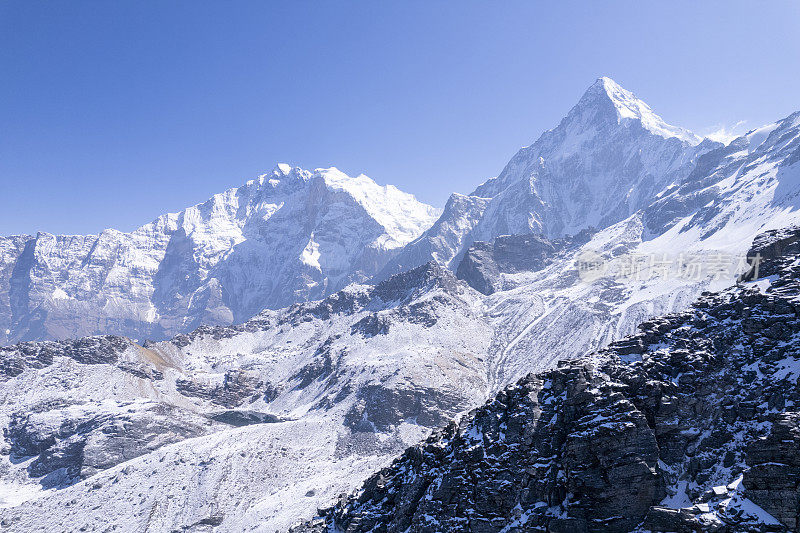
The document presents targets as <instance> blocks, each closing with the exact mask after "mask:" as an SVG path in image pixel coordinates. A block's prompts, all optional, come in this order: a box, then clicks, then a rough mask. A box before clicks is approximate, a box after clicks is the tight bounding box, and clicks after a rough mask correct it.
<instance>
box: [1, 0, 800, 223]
mask: <svg viewBox="0 0 800 533" xmlns="http://www.w3.org/2000/svg"><path fill="white" fill-rule="evenodd" d="M798 28H800V2H795V1H771V2H740V1H732V2H731V1H724V2H723V1H719V2H714V1H703V2H699V1H696V0H694V1H675V0H673V1H669V2H638V1H637V2H634V1H627V2H618V1H603V2H593V1H592V2H589V1H586V2H569V1H567V2H534V1H525V2H513V1H503V2H487V1H480V2H478V1H476V2H458V3H456V2H439V1H430V0H429V1H419V2H416V1H412V2H409V1H403V2H400V1H397V2H388V1H380V2H376V1H373V0H370V1H365V2H344V1H336V2H334V1H330V2H326V1H315V2H306V1H291V2H288V1H275V2H270V1H266V0H259V1H254V2H247V1H243V0H236V1H233V2H223V1H217V2H206V1H200V0H190V1H177V0H170V1H168V2H162V1H158V2H156V1H140V0H137V1H133V0H128V1H119V2H117V1H114V2H109V1H106V0H98V1H82V0H70V1H68V2H66V1H64V2H52V1H41V2H39V1H30V0H2V1H0V234H12V233H35V232H36V231H49V232H52V233H96V232H99V231H101V230H102V229H104V228H106V227H114V228H118V229H121V230H131V229H134V228H135V227H137V226H140V225H142V224H144V223H146V222H149V221H150V220H152V219H153V218H155V217H156V216H158V215H159V214H161V213H164V212H167V211H177V210H180V209H182V208H183V207H186V206H188V205H192V204H194V203H197V202H201V201H203V200H205V199H207V198H208V197H209V196H211V195H212V194H214V193H216V192H220V191H222V190H224V189H227V188H230V187H235V186H238V185H240V184H242V183H244V181H246V180H247V179H249V178H250V177H253V176H255V175H258V174H260V173H263V172H266V171H268V170H270V169H271V168H272V167H273V166H274V164H275V163H277V162H288V163H290V164H293V165H298V166H302V167H305V168H316V167H323V166H336V167H338V168H340V169H342V170H344V171H346V172H348V173H350V174H357V173H362V172H363V173H365V174H367V175H369V176H370V177H372V178H373V179H374V180H375V181H377V182H378V183H380V184H386V183H392V184H395V185H397V186H398V187H400V188H401V189H403V190H406V191H409V192H412V193H414V194H415V195H416V196H417V197H418V198H419V199H421V200H423V201H426V202H429V203H432V204H434V205H438V206H441V205H443V204H444V201H445V200H446V198H447V196H448V195H449V193H450V192H451V191H458V192H465V193H466V192H469V191H471V190H472V189H473V188H474V187H475V186H476V185H477V184H478V183H480V182H482V181H484V180H485V179H486V178H488V177H491V176H494V175H496V174H498V173H499V172H500V170H502V167H503V166H504V164H505V163H506V161H507V160H508V159H509V158H510V157H511V156H512V155H513V154H514V152H516V150H517V149H518V148H520V147H521V146H524V145H527V144H530V143H531V142H533V141H534V140H535V139H536V138H537V137H538V136H539V134H540V133H541V132H542V131H544V130H546V129H549V128H551V127H553V126H555V125H556V124H557V123H558V120H559V119H560V118H561V117H562V116H563V115H564V114H565V113H566V112H567V111H568V110H569V108H570V107H571V106H572V105H573V104H574V103H575V102H576V101H577V99H578V98H579V97H580V95H581V94H582V93H583V91H584V90H585V89H586V87H588V86H589V85H590V84H591V83H592V82H593V81H594V80H595V79H596V78H597V77H598V76H601V75H607V76H610V77H612V78H614V79H615V80H616V81H617V82H618V83H620V84H621V85H622V86H623V87H625V88H627V89H629V90H631V91H633V92H634V93H636V95H637V96H639V97H640V98H642V99H643V100H645V101H646V102H648V103H649V104H650V105H651V107H653V109H654V110H655V111H656V112H657V113H659V114H660V115H662V117H664V119H665V120H667V121H668V122H671V123H674V124H678V125H681V126H684V127H688V128H690V129H693V130H695V131H696V132H698V133H701V134H707V133H710V132H712V131H715V130H717V129H719V128H721V127H725V128H729V129H730V128H732V127H733V126H735V125H736V124H737V123H739V121H746V122H745V123H744V124H740V125H739V126H738V129H737V130H736V131H738V132H743V131H745V130H746V129H748V127H756V126H758V125H761V124H763V123H767V122H772V121H774V120H777V119H779V118H782V117H784V116H786V115H788V114H789V113H791V112H792V111H795V110H800V74H798V67H800V31H798Z"/></svg>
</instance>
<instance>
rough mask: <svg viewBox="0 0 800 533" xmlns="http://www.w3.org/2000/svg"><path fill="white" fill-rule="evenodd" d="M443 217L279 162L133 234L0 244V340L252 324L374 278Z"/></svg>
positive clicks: (377, 190) (401, 197)
mask: <svg viewBox="0 0 800 533" xmlns="http://www.w3.org/2000/svg"><path fill="white" fill-rule="evenodd" d="M437 214H438V211H437V210H435V209H434V208H432V207H430V206H427V205H424V204H421V203H419V202H417V201H416V200H415V199H414V197H413V196H411V195H408V194H405V193H402V192H400V191H399V190H397V189H396V188H394V187H392V186H387V187H379V186H378V185H376V184H375V183H374V182H373V181H372V180H370V179H369V178H367V177H366V176H358V177H356V178H351V177H348V176H346V175H344V174H343V173H341V172H339V171H338V170H336V169H318V170H316V171H314V172H309V171H306V170H302V169H299V168H294V169H292V168H290V167H289V166H288V165H279V166H278V167H277V168H276V169H275V170H274V171H273V172H271V173H269V174H265V175H262V176H259V177H258V178H257V179H255V180H252V181H249V182H247V183H246V184H245V185H243V186H242V187H239V188H237V189H231V190H229V191H226V192H224V193H221V194H218V195H215V196H214V197H213V198H211V199H210V200H208V201H207V202H205V203H203V204H200V205H197V206H194V207H191V208H189V209H186V210H185V211H182V212H180V213H173V214H168V215H164V216H162V217H159V218H158V219H157V220H155V221H154V222H152V223H151V224H148V225H146V226H142V227H141V228H139V229H137V230H136V231H134V232H132V233H122V232H119V231H115V230H107V231H104V232H103V233H101V234H100V235H97V236H55V235H49V234H44V233H41V234H39V235H36V236H18V237H9V238H0V344H7V343H11V342H17V341H20V340H49V339H63V338H70V337H72V338H74V337H80V336H85V335H94V334H120V335H126V336H129V337H132V338H136V339H154V340H161V339H165V338H169V337H171V336H173V335H175V334H177V333H183V332H187V331H191V330H193V329H195V328H196V327H198V326H200V325H207V324H231V323H239V322H243V321H245V320H247V319H248V318H250V317H251V316H253V315H255V314H256V313H259V312H261V311H262V310H263V309H265V308H271V309H276V308H281V307H285V306H287V305H290V304H292V303H294V302H302V301H307V300H315V299H319V298H323V297H325V296H327V295H330V294H332V293H334V292H336V291H338V290H339V289H342V288H343V287H344V286H345V285H347V284H348V283H352V282H361V281H363V280H365V279H367V278H369V277H371V276H373V275H374V274H375V273H377V272H378V271H379V270H380V269H381V267H383V265H384V264H385V263H386V261H387V260H388V259H389V258H391V257H392V256H393V255H394V254H395V253H396V252H397V250H398V249H399V248H400V247H402V246H403V245H404V244H406V243H408V242H409V241H411V240H413V239H414V238H415V237H417V236H418V235H419V234H420V233H422V231H424V230H425V229H427V228H428V227H429V226H430V225H431V224H432V223H433V221H434V220H435V217H436V215H437Z"/></svg>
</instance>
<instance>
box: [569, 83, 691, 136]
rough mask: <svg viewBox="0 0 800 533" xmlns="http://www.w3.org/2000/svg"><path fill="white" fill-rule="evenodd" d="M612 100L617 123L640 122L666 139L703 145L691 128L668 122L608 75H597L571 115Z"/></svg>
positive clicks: (604, 104)
mask: <svg viewBox="0 0 800 533" xmlns="http://www.w3.org/2000/svg"><path fill="white" fill-rule="evenodd" d="M609 103H610V104H612V105H613V110H614V113H615V117H614V118H615V119H616V121H617V123H622V122H624V121H636V122H639V123H641V125H642V127H644V128H645V129H646V130H648V131H649V132H650V133H653V134H655V135H659V136H661V137H665V138H669V137H675V138H677V139H679V140H681V141H683V142H685V143H688V144H690V145H692V146H695V145H697V144H700V142H701V141H702V140H703V139H702V138H701V137H699V136H697V135H695V134H694V133H692V132H691V131H689V130H687V129H684V128H680V127H677V126H673V125H671V124H667V123H666V122H665V121H664V120H663V119H662V118H661V117H660V116H658V115H657V114H655V113H654V112H653V110H652V109H651V108H650V106H649V105H647V104H646V103H645V102H643V101H642V100H640V99H638V98H636V95H634V94H633V93H632V92H630V91H628V90H627V89H625V88H623V87H622V86H621V85H619V84H618V83H617V82H615V81H614V80H612V79H611V78H609V77H607V76H602V77H600V78H597V80H596V81H595V82H594V83H593V84H592V85H591V86H590V87H589V88H588V89H587V90H586V92H585V93H584V94H583V96H582V97H581V99H580V100H579V101H578V104H577V105H576V106H575V107H574V108H573V110H572V111H571V112H570V114H571V115H572V114H573V113H575V112H576V111H577V113H580V114H582V113H583V112H584V111H585V110H586V109H587V108H589V109H592V108H594V109H596V108H598V107H605V106H607V105H608V104H609ZM612 116H613V115H612Z"/></svg>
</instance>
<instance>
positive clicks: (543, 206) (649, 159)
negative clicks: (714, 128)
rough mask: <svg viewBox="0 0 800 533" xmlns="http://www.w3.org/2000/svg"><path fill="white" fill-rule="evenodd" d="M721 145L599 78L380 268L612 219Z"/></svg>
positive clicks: (450, 257)
mask: <svg viewBox="0 0 800 533" xmlns="http://www.w3.org/2000/svg"><path fill="white" fill-rule="evenodd" d="M721 146H722V144H720V143H716V142H714V141H710V140H707V139H706V140H703V139H701V138H700V137H698V136H697V135H695V134H693V133H691V132H689V131H687V130H685V129H682V128H678V127H675V126H671V125H669V124H667V123H666V122H664V121H663V120H662V119H661V117H659V116H658V115H656V114H655V113H654V112H653V111H652V110H651V109H650V107H649V106H648V105H647V104H645V103H644V102H642V101H641V100H639V99H637V98H636V97H635V96H634V95H633V94H632V93H631V92H629V91H626V90H625V89H623V88H622V87H620V86H619V85H617V84H616V83H615V82H614V81H613V80H611V79H610V78H606V77H604V78H600V79H598V80H597V81H596V82H595V83H594V84H593V85H592V86H591V87H589V89H588V90H587V91H586V93H585V94H584V95H583V96H582V97H581V99H580V100H579V101H578V103H577V104H576V105H575V106H574V107H573V108H572V109H571V110H570V111H569V113H568V114H567V116H566V117H564V119H563V120H562V121H561V123H560V124H559V125H558V126H557V127H556V128H554V129H552V130H549V131H546V132H544V133H543V134H542V135H541V137H539V139H538V140H537V141H536V142H534V143H533V144H532V145H530V146H528V147H525V148H522V149H521V150H520V151H519V152H517V154H516V155H515V156H514V157H513V158H512V159H511V161H509V162H508V164H507V165H506V167H505V168H504V169H503V171H502V172H501V173H500V175H499V176H498V177H496V178H492V179H490V180H488V181H486V182H485V183H483V184H482V185H480V186H479V187H478V188H477V189H475V190H474V191H473V192H472V193H470V195H469V196H468V197H464V196H463V195H453V197H452V198H451V199H450V201H449V202H448V205H447V207H445V209H444V212H443V213H442V216H441V217H440V218H439V220H438V221H437V222H436V223H435V224H434V225H433V226H432V227H431V228H430V229H429V230H427V231H426V232H425V233H423V234H422V235H421V236H420V237H419V238H418V239H417V240H416V241H414V242H413V243H411V244H409V245H408V246H406V247H405V249H404V250H403V252H402V253H401V254H399V255H398V256H397V257H395V258H394V259H393V260H392V261H390V263H389V264H388V265H387V267H386V269H385V270H384V273H383V275H384V276H385V275H389V274H391V273H395V272H399V271H402V270H403V269H405V268H412V267H414V266H417V265H418V264H421V263H424V262H425V261H428V260H430V259H435V260H436V261H439V262H440V263H442V264H444V265H448V266H451V267H453V268H455V267H456V266H457V264H458V260H459V259H460V257H461V254H462V253H463V252H464V251H465V250H466V249H467V248H468V247H469V245H470V244H471V243H472V242H473V241H476V240H477V241H491V240H492V239H494V238H495V237H497V236H500V235H513V234H524V233H541V234H544V235H545V236H546V237H549V238H555V237H560V236H563V235H570V234H575V233H578V232H579V231H581V230H583V229H586V228H592V227H593V228H598V229H599V228H605V227H608V226H610V225H612V224H614V223H616V222H619V221H621V220H623V219H625V218H627V217H628V216H630V215H631V214H633V213H635V212H636V211H638V210H639V209H642V208H644V207H647V206H648V205H650V204H651V203H652V202H653V201H654V200H656V199H657V195H658V194H659V193H661V192H662V191H664V189H666V188H667V187H668V186H669V185H671V184H673V183H675V182H677V181H679V180H680V179H682V178H684V177H686V175H688V174H689V172H690V171H691V169H692V168H693V166H694V163H695V162H696V161H697V158H698V156H699V155H701V154H703V153H705V152H707V151H709V150H712V149H714V148H718V147H721Z"/></svg>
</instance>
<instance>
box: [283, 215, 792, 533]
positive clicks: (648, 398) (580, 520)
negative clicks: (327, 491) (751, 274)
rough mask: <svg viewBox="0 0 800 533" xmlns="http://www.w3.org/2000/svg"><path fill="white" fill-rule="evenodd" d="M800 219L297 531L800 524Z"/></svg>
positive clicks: (784, 527)
mask: <svg viewBox="0 0 800 533" xmlns="http://www.w3.org/2000/svg"><path fill="white" fill-rule="evenodd" d="M798 246H800V230H798V229H796V228H795V229H789V230H782V231H775V232H770V233H768V234H765V235H762V236H760V237H759V238H758V239H757V240H756V242H755V244H754V247H753V250H752V251H751V253H752V254H756V253H759V254H761V255H762V256H763V257H764V262H763V264H762V266H761V268H762V270H761V273H760V274H759V276H760V277H759V278H758V279H755V280H750V281H745V282H743V283H741V284H740V285H738V286H736V287H733V288H731V289H728V290H725V291H722V292H718V293H707V294H705V295H704V296H703V297H701V298H700V299H699V300H698V301H697V302H696V303H695V304H694V305H693V306H692V307H691V308H690V309H688V310H686V311H684V312H681V313H677V314H672V315H667V316H664V317H659V318H655V319H652V320H649V321H647V322H645V323H643V324H642V325H641V326H640V328H639V329H640V331H639V333H637V334H636V335H633V336H631V337H628V338H626V339H624V340H621V341H618V342H615V343H612V344H611V345H610V346H609V347H608V348H607V349H606V350H603V351H601V352H599V353H597V354H594V355H593V356H591V357H588V358H584V359H580V360H575V361H564V362H562V363H560V364H559V365H558V367H557V368H555V369H553V370H550V371H548V372H543V373H539V374H531V375H529V376H527V377H525V378H523V379H522V380H520V381H519V382H517V383H516V384H514V385H512V386H510V387H508V388H506V389H504V390H503V391H501V392H500V393H499V394H498V395H497V396H496V397H495V398H493V399H492V400H490V401H489V402H487V404H486V405H485V406H483V407H481V408H479V409H476V410H474V411H472V412H471V413H469V414H468V415H466V416H464V417H463V418H461V419H460V420H459V421H458V422H453V423H451V424H449V425H447V426H446V427H444V428H443V429H441V430H440V431H438V432H437V433H436V434H435V435H433V436H432V437H430V438H429V439H428V440H426V441H425V442H424V443H423V444H420V445H418V446H415V447H412V448H410V449H408V450H407V451H406V452H405V453H403V455H402V456H401V457H400V458H398V459H397V460H396V461H395V462H394V463H393V464H392V465H391V466H390V467H388V468H385V469H383V470H381V471H380V472H378V473H376V474H375V475H374V476H372V477H371V478H370V479H369V480H368V481H366V483H365V484H364V486H363V487H362V488H361V490H360V491H358V492H357V493H356V494H354V495H352V496H350V497H348V498H344V499H342V500H340V503H339V504H338V505H337V506H335V507H333V508H331V509H329V510H325V511H324V512H323V513H322V518H320V519H318V521H317V523H309V524H306V525H305V526H303V527H301V528H299V529H298V530H299V531H323V530H325V531H327V530H329V529H328V528H331V529H330V530H336V531H347V532H358V531H375V532H378V531H387V532H392V531H398V532H399V531H412V532H423V531H431V532H433V531H471V532H500V531H503V532H509V531H542V532H576V533H578V532H632V531H637V532H643V531H675V532H683V531H686V532H689V531H715V532H745V531H763V532H766V531H785V532H795V531H800V413H798V411H797V408H798V405H800V348H798V346H800V343H799V342H798V340H799V339H800V255H798V254H797V248H798Z"/></svg>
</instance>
